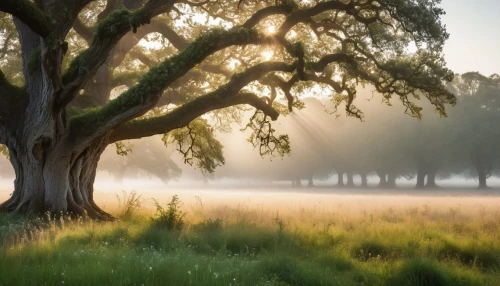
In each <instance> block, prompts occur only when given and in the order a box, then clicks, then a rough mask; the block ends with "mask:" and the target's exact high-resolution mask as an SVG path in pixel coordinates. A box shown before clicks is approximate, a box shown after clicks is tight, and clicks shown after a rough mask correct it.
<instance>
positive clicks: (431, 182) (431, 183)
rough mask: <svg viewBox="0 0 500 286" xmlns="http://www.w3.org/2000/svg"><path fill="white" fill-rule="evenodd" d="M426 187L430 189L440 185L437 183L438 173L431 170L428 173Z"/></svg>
mask: <svg viewBox="0 0 500 286" xmlns="http://www.w3.org/2000/svg"><path fill="white" fill-rule="evenodd" d="M425 187H426V188H428V189H435V188H437V187H438V185H437V184H436V173H435V172H429V173H428V174H427V182H426V183H425Z"/></svg>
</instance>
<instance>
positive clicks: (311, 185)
mask: <svg viewBox="0 0 500 286" xmlns="http://www.w3.org/2000/svg"><path fill="white" fill-rule="evenodd" d="M307 186H308V187H314V182H313V176H312V175H311V176H309V179H308V181H307Z"/></svg>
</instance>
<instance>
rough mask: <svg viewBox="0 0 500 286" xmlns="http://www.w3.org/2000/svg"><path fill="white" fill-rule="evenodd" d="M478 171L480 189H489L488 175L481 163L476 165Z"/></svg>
mask: <svg viewBox="0 0 500 286" xmlns="http://www.w3.org/2000/svg"><path fill="white" fill-rule="evenodd" d="M476 171H477V177H478V179H479V186H478V188H479V189H487V188H488V185H487V184H486V179H487V173H486V169H485V168H484V167H483V165H482V164H481V163H479V162H478V163H476Z"/></svg>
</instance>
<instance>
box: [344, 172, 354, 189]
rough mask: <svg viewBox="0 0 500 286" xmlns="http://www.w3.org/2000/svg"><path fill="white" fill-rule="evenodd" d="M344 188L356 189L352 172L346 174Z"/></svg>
mask: <svg viewBox="0 0 500 286" xmlns="http://www.w3.org/2000/svg"><path fill="white" fill-rule="evenodd" d="M346 187H348V188H354V187H356V186H355V185H354V178H353V174H352V172H347V184H346Z"/></svg>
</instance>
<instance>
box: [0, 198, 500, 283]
mask: <svg viewBox="0 0 500 286" xmlns="http://www.w3.org/2000/svg"><path fill="white" fill-rule="evenodd" d="M154 194H155V195H158V194H157V193H154ZM173 195H174V193H172V192H168V193H163V194H162V195H158V196H157V199H158V200H156V202H155V201H153V200H151V199H150V197H151V196H153V193H147V192H142V193H134V192H132V191H128V192H124V193H121V192H119V193H118V197H115V194H114V193H103V194H101V198H100V200H101V202H102V203H103V204H104V208H105V209H106V210H109V211H110V212H112V213H113V215H115V216H116V217H117V218H118V220H117V221H115V222H95V221H89V220H86V219H83V218H72V219H71V218H64V219H57V220H54V219H51V220H47V219H35V220H28V219H26V218H23V217H12V216H7V215H1V216H0V285H233V286H234V285H500V243H499V242H500V197H498V196H465V195H464V196H411V195H394V194H386V195H346V194H337V195H332V194H323V193H311V194H308V193H293V194H289V193H285V192H260V193H259V192H257V193H255V192H250V191H248V192H244V191H240V192H229V191H227V192H218V193H217V192H211V191H201V192H194V191H192V192H191V191H186V192H179V195H180V196H179V197H174V196H173ZM173 198H176V200H175V199H174V200H172V199H173Z"/></svg>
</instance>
